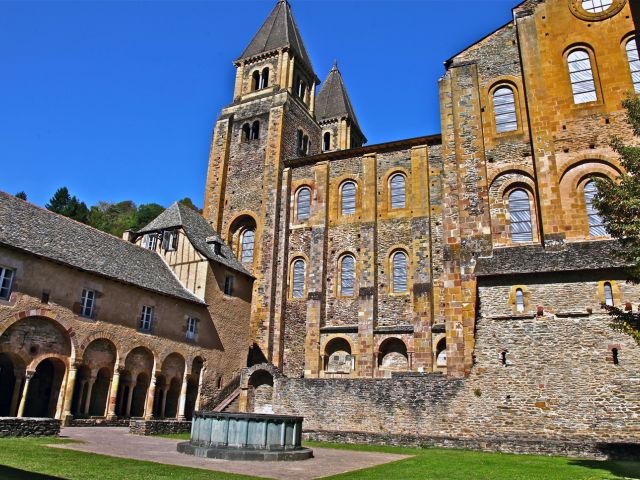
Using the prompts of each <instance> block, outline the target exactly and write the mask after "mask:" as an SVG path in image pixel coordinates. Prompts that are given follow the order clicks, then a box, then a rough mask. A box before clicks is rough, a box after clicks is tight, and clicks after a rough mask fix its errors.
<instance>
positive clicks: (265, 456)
mask: <svg viewBox="0 0 640 480" xmlns="http://www.w3.org/2000/svg"><path fill="white" fill-rule="evenodd" d="M177 450H178V452H180V453H185V454H187V455H195V456H196V457H204V458H217V459H219V460H236V461H237V460H248V461H261V462H283V461H286V462H291V461H296V460H307V459H308V458H312V457H313V450H311V449H310V448H296V449H289V450H265V449H255V448H225V447H209V446H200V445H194V444H192V443H190V442H181V443H179V444H178V446H177Z"/></svg>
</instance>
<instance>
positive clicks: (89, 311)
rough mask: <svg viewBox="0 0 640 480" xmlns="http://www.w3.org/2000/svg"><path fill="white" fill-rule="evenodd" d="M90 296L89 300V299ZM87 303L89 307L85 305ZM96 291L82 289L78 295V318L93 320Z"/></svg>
mask: <svg viewBox="0 0 640 480" xmlns="http://www.w3.org/2000/svg"><path fill="white" fill-rule="evenodd" d="M89 294H91V298H89ZM88 303H89V306H87V304H88ZM95 307H96V291H95V290H92V289H90V288H83V289H82V294H81V295H80V316H81V317H84V318H90V319H93V318H95V310H96V309H95Z"/></svg>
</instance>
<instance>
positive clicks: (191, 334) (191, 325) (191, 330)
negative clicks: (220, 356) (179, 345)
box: [187, 317, 198, 340]
mask: <svg viewBox="0 0 640 480" xmlns="http://www.w3.org/2000/svg"><path fill="white" fill-rule="evenodd" d="M197 332H198V319H197V318H194V317H189V318H187V340H195V339H196V333H197Z"/></svg>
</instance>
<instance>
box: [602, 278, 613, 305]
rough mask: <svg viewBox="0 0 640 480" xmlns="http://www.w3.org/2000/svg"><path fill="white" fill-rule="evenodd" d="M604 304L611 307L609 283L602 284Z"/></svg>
mask: <svg viewBox="0 0 640 480" xmlns="http://www.w3.org/2000/svg"><path fill="white" fill-rule="evenodd" d="M604 303H605V305H607V306H609V307H613V289H612V288H611V283H609V282H607V283H605V284H604Z"/></svg>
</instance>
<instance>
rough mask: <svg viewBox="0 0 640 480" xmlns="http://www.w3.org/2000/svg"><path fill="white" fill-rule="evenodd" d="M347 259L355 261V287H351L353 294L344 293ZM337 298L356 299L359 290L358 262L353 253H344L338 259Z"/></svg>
mask: <svg viewBox="0 0 640 480" xmlns="http://www.w3.org/2000/svg"><path fill="white" fill-rule="evenodd" d="M347 258H351V259H352V260H353V279H352V281H353V285H352V286H351V293H350V294H349V293H347V294H345V293H344V281H343V280H344V261H345V260H346V259H347ZM336 286H337V289H338V292H337V295H336V296H337V297H339V298H355V296H356V292H357V288H358V261H357V259H356V256H355V255H354V254H353V253H351V252H344V253H342V254H341V255H340V256H339V257H338V282H337V285H336Z"/></svg>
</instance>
